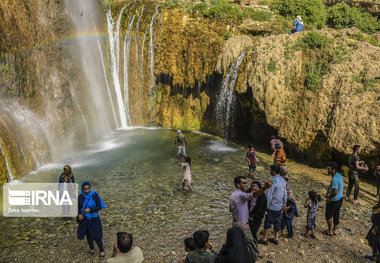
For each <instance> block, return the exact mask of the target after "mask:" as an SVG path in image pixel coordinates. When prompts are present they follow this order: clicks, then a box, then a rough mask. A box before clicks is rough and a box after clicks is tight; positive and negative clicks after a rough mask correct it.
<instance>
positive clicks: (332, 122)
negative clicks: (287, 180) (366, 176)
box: [219, 30, 380, 163]
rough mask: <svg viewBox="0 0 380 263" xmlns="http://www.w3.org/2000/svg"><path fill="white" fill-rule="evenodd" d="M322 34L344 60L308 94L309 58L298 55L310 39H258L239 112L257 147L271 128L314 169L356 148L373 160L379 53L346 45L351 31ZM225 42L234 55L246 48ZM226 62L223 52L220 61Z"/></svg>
mask: <svg viewBox="0 0 380 263" xmlns="http://www.w3.org/2000/svg"><path fill="white" fill-rule="evenodd" d="M320 33H321V34H324V35H326V36H327V37H330V38H331V39H334V40H333V43H332V44H331V47H330V48H331V52H332V54H335V56H338V55H337V54H338V53H339V54H340V55H339V57H333V58H331V60H334V59H335V60H336V61H330V62H329V63H330V64H329V65H327V66H328V67H329V69H328V70H327V71H326V73H325V74H324V75H323V77H322V85H321V87H320V89H318V90H310V89H308V88H307V87H306V86H305V75H306V64H307V63H308V62H309V61H310V56H311V54H310V52H309V51H307V50H306V51H305V50H303V49H302V48H295V46H296V45H297V43H299V42H298V41H299V40H300V39H301V38H302V37H304V35H305V33H301V34H296V35H292V36H289V35H280V36H271V37H267V38H261V39H259V40H258V41H257V42H256V44H255V45H254V47H253V49H252V50H251V51H250V52H249V53H248V54H247V58H246V64H245V65H244V68H243V69H242V71H243V72H242V74H241V75H240V76H239V82H238V85H237V87H236V91H237V93H238V94H240V95H239V98H240V101H241V102H242V103H241V104H242V106H243V105H244V108H245V110H247V111H250V112H251V115H252V116H253V118H256V122H255V121H253V122H252V123H251V126H250V127H246V132H247V133H249V134H251V135H252V136H255V137H256V139H259V138H262V136H263V134H262V127H263V125H264V126H266V131H267V132H270V130H271V129H272V128H274V129H276V130H277V131H278V133H279V135H280V136H281V137H283V138H284V139H285V140H286V142H287V143H288V145H289V146H290V148H291V149H292V150H295V149H296V150H297V151H301V152H302V153H303V154H304V156H305V157H306V158H307V160H308V161H309V162H310V163H318V162H321V161H322V162H327V161H329V160H331V158H332V157H335V158H338V157H339V153H340V154H348V153H350V152H351V147H352V145H354V144H360V145H361V146H362V147H363V149H365V152H366V154H367V155H371V154H372V155H375V153H376V152H378V151H379V146H380V137H379V135H380V121H379V118H378V112H380V103H379V92H380V85H379V82H378V81H376V79H378V78H379V77H380V48H379V47H375V46H372V45H370V44H368V43H364V42H358V41H356V40H352V39H350V38H348V36H347V35H349V34H351V33H352V32H349V31H348V30H341V31H333V30H331V31H329V30H325V31H322V32H320ZM337 36H338V37H337ZM334 37H335V38H334ZM228 42H230V43H229V44H227V43H226V45H225V47H227V46H229V47H230V48H231V49H235V50H236V49H238V45H236V44H234V43H238V42H239V43H240V42H241V41H240V39H238V38H236V39H234V38H233V39H230V40H229V41H228ZM242 51H243V48H240V51H238V52H236V51H235V53H239V52H242ZM226 57H228V52H223V53H222V54H221V57H220V58H219V61H223V60H225V59H226ZM235 57H236V56H235ZM369 82H371V85H369V84H368V83H369ZM247 98H251V99H250V101H249V102H248V101H247ZM263 119H265V124H264V123H263ZM257 122H258V123H262V124H261V125H257Z"/></svg>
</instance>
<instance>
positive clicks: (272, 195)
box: [257, 164, 288, 245]
mask: <svg viewBox="0 0 380 263" xmlns="http://www.w3.org/2000/svg"><path fill="white" fill-rule="evenodd" d="M270 168H271V172H270V173H271V175H272V176H273V177H272V181H273V184H272V187H271V188H269V190H268V193H267V214H266V216H265V220H264V234H263V238H262V239H261V240H258V241H257V242H258V243H259V244H263V245H268V241H270V242H272V243H273V244H275V245H278V236H279V234H278V233H279V232H280V230H281V212H282V210H283V209H284V208H285V207H286V200H287V198H288V196H287V193H286V181H285V179H284V178H283V177H282V176H281V175H280V166H279V165H277V164H274V165H272V166H271V167H270ZM272 225H273V228H274V237H273V238H269V239H268V234H269V231H270V229H271V227H272Z"/></svg>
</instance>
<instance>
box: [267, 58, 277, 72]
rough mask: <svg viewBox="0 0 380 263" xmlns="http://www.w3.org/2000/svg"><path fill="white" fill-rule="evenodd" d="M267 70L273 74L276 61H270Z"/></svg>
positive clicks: (275, 68)
mask: <svg viewBox="0 0 380 263" xmlns="http://www.w3.org/2000/svg"><path fill="white" fill-rule="evenodd" d="M268 70H269V71H270V72H272V73H275V72H276V70H277V61H276V60H275V59H273V58H271V59H270V61H269V63H268Z"/></svg>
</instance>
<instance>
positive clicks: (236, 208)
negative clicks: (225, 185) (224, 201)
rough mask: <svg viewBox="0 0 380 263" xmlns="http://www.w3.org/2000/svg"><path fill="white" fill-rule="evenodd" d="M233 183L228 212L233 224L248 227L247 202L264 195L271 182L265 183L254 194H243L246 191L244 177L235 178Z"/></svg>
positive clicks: (246, 185) (246, 186) (246, 184)
mask: <svg viewBox="0 0 380 263" xmlns="http://www.w3.org/2000/svg"><path fill="white" fill-rule="evenodd" d="M234 183H235V187H236V190H235V192H233V193H232V194H231V197H230V212H231V213H232V218H233V221H234V222H240V223H243V224H247V225H248V218H249V209H248V201H249V200H252V199H253V198H255V197H258V196H259V195H261V194H262V193H264V191H265V190H267V189H268V188H270V187H271V185H272V182H271V181H270V180H268V181H266V182H265V185H264V186H263V187H262V188H260V189H259V190H257V191H256V192H254V193H252V192H250V193H246V192H245V191H247V190H248V183H247V179H246V177H245V176H237V177H235V179H234Z"/></svg>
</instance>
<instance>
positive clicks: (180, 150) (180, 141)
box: [174, 130, 187, 156]
mask: <svg viewBox="0 0 380 263" xmlns="http://www.w3.org/2000/svg"><path fill="white" fill-rule="evenodd" d="M186 144H187V143H186V138H185V135H183V134H182V132H181V130H177V135H176V136H175V141H174V145H177V156H179V155H180V154H182V155H183V156H186Z"/></svg>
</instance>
